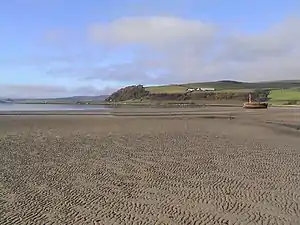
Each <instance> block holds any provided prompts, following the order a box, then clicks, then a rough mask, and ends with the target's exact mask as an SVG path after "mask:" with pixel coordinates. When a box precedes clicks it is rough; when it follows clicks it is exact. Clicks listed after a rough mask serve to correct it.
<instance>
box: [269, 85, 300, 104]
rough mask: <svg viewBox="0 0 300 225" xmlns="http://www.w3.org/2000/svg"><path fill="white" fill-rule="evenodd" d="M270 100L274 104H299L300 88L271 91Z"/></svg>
mask: <svg viewBox="0 0 300 225" xmlns="http://www.w3.org/2000/svg"><path fill="white" fill-rule="evenodd" d="M269 99H270V102H272V103H274V104H292V105H294V104H299V103H300V88H290V89H280V90H271V92H270V95H269Z"/></svg>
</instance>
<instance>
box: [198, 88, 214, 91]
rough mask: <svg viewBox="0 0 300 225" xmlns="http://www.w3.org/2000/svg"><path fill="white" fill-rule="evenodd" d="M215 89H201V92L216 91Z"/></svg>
mask: <svg viewBox="0 0 300 225" xmlns="http://www.w3.org/2000/svg"><path fill="white" fill-rule="evenodd" d="M215 90H216V89H215V88H200V91H215Z"/></svg>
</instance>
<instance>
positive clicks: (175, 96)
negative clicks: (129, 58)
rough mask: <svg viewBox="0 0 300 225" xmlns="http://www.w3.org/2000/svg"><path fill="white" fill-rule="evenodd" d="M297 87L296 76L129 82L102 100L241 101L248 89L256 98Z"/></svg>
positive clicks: (265, 97) (244, 98) (298, 82)
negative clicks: (151, 83)
mask: <svg viewBox="0 0 300 225" xmlns="http://www.w3.org/2000/svg"><path fill="white" fill-rule="evenodd" d="M190 88H194V89H196V88H214V89H215V91H210V92H202V91H195V92H193V93H190V92H187V89H190ZM298 88H300V80H283V81H268V82H240V81H234V80H221V81H215V82H202V83H186V84H170V85H161V86H146V87H144V86H142V85H136V86H134V85H133V86H128V87H125V88H121V89H119V90H118V91H116V92H114V93H113V94H112V95H110V96H109V97H108V98H106V101H113V102H118V101H128V100H135V101H136V100H138V101H145V100H146V101H164V100H166V101H186V100H209V101H214V100H237V101H245V100H247V98H248V93H253V95H254V96H253V97H254V98H256V99H268V95H269V94H270V93H271V92H272V90H283V89H293V91H294V92H296V90H297V89H298ZM297 92H298V91H297ZM294 98H295V97H294ZM273 100H274V99H273Z"/></svg>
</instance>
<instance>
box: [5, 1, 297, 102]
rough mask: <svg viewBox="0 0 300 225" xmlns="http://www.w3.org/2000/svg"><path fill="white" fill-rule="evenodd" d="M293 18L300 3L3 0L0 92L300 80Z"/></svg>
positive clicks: (28, 94)
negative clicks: (208, 82) (203, 82)
mask: <svg viewBox="0 0 300 225" xmlns="http://www.w3.org/2000/svg"><path fill="white" fill-rule="evenodd" d="M299 15H300V1H296V0H285V1H283V0H264V1H259V0H243V1H238V0H143V1H142V0H122V1H121V0H118V1H117V0H85V1H83V0H76V1H74V0H10V1H3V2H2V3H1V7H0V17H1V18H0V29H1V30H0V33H1V35H0V97H13V98H14V97H18V98H19V97H24V98H32V97H35V98H38V97H60V96H74V95H102V94H110V93H111V92H113V91H115V90H116V89H118V88H120V87H123V86H126V85H132V84H143V85H159V84H171V83H185V82H202V81H216V80H225V79H226V80H239V81H267V80H282V79H300V63H299V59H300V41H299V40H300V29H299V27H300V16H299Z"/></svg>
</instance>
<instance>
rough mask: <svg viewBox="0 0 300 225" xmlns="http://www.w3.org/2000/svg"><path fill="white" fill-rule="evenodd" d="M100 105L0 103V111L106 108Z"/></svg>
mask: <svg viewBox="0 0 300 225" xmlns="http://www.w3.org/2000/svg"><path fill="white" fill-rule="evenodd" d="M106 109H109V107H106V106H100V105H62V104H0V111H60V110H61V111H71V110H106Z"/></svg>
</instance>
